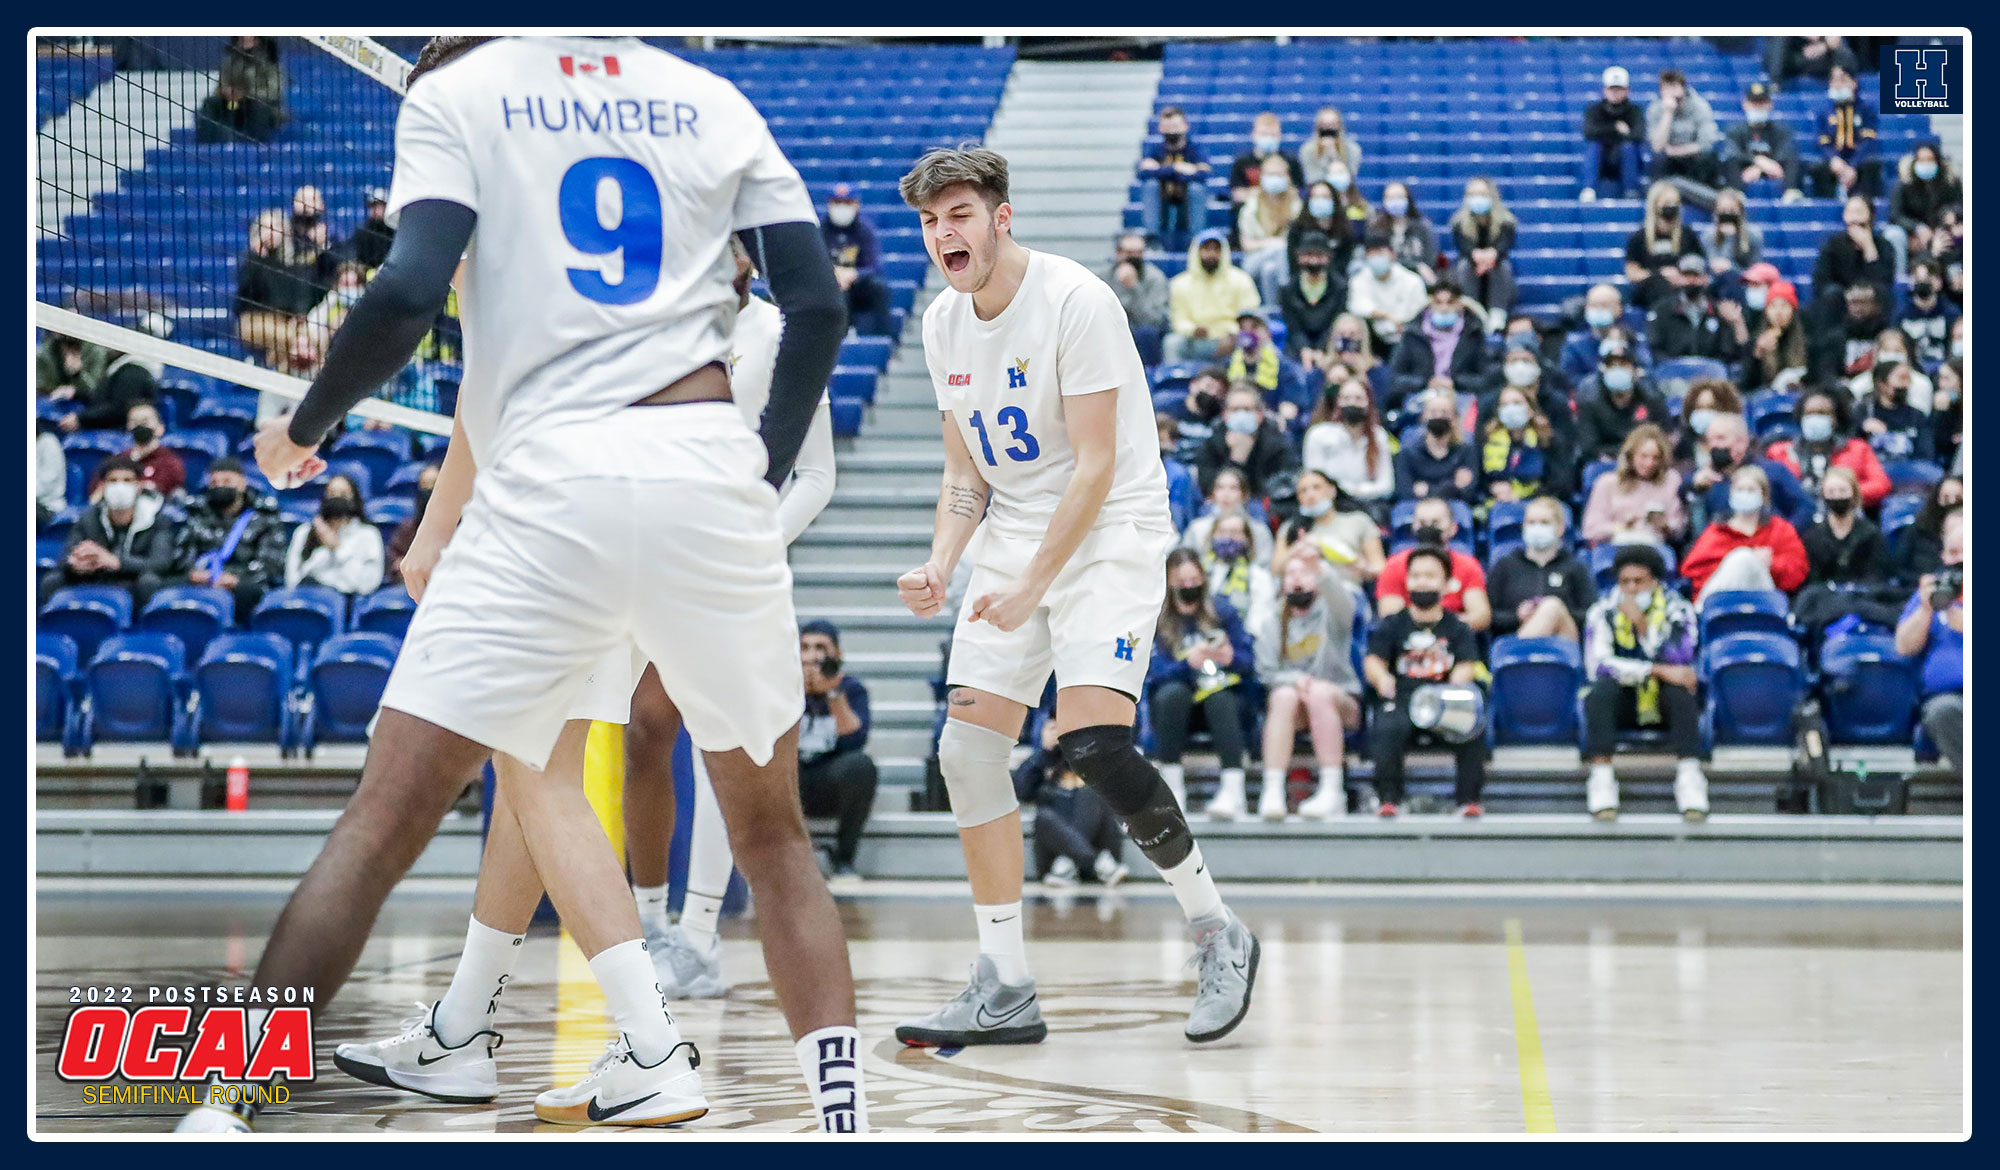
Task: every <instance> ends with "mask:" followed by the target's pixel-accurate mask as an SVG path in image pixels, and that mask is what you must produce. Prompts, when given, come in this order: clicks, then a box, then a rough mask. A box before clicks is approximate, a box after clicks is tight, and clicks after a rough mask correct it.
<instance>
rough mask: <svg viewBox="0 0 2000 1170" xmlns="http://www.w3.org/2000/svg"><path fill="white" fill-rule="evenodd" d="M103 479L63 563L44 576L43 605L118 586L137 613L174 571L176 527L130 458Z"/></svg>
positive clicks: (113, 463) (108, 463)
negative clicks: (76, 591)
mask: <svg viewBox="0 0 2000 1170" xmlns="http://www.w3.org/2000/svg"><path fill="white" fill-rule="evenodd" d="M99 474H100V475H101V476H102V478H103V481H104V490H103V491H102V492H101V493H100V494H99V496H98V500H97V502H96V503H95V504H94V505H93V506H92V507H91V508H90V509H89V510H88V511H86V512H84V514H83V515H82V516H81V517H80V518H78V520H77V522H76V523H75V524H74V525H72V526H71V527H70V530H69V539H68V540H67V542H66V543H65V545H64V547H63V556H62V562H61V563H60V564H58V565H57V566H56V567H55V568H53V569H50V570H49V571H48V572H46V573H44V574H42V581H41V589H40V599H41V600H42V601H43V602H46V601H48V599H49V597H50V595H51V594H53V593H54V592H55V591H56V590H58V589H61V588H63V587H65V586H69V585H115V586H117V587H118V588H120V589H124V590H126V591H127V592H129V593H131V595H132V605H133V612H135V613H136V612H137V611H138V610H139V609H140V608H141V607H143V606H144V605H145V604H146V602H147V600H148V599H150V598H151V597H152V596H153V591H154V590H156V589H158V588H159V587H160V586H161V585H162V584H164V583H165V578H166V576H167V574H168V573H170V572H172V571H173V563H174V522H173V520H172V519H170V518H169V517H168V516H166V515H165V514H164V513H163V512H162V511H161V508H162V507H163V506H164V505H165V503H166V501H165V500H163V499H162V498H161V497H160V494H159V493H158V492H155V491H149V490H147V488H146V485H145V483H144V482H143V481H142V480H141V479H140V477H139V465H138V464H137V463H134V462H133V461H132V460H131V459H130V458H128V457H126V456H124V455H113V456H111V457H110V458H108V459H106V460H105V461H104V466H103V467H102V468H101V469H100V472H99Z"/></svg>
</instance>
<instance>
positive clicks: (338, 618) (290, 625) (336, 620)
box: [250, 585, 347, 656]
mask: <svg viewBox="0 0 2000 1170" xmlns="http://www.w3.org/2000/svg"><path fill="white" fill-rule="evenodd" d="M346 617H347V599H346V598H345V597H343V596H342V595H341V594H340V592H339V591H337V590H334V589H329V588H327V587H326V586H324V585H299V586H295V587H293V588H290V589H273V590H271V591H270V592H269V593H266V594H265V595H264V599H263V600H262V601H260V602H258V603H257V608H256V609H255V610H253V611H252V612H251V614H250V628H251V629H252V630H255V631H256V632H258V633H260V634H276V635H278V636H279V637H281V638H283V639H285V640H286V641H287V642H290V643H291V644H292V646H293V647H294V649H295V650H296V652H297V653H298V654H299V655H301V656H305V655H309V654H311V652H312V649H313V647H315V646H318V645H320V644H322V643H324V642H326V641H327V640H328V639H330V638H332V637H333V636H334V635H335V634H337V633H339V632H340V631H341V629H342V628H344V627H345V626H346V624H347V621H346Z"/></svg>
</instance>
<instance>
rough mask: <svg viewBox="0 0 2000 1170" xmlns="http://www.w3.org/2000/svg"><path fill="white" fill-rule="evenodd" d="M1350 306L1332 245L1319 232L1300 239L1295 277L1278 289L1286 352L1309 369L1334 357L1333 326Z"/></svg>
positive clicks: (1321, 366) (1325, 364) (1318, 367)
mask: <svg viewBox="0 0 2000 1170" xmlns="http://www.w3.org/2000/svg"><path fill="white" fill-rule="evenodd" d="M1346 308H1347V279H1346V278H1345V277H1344V276H1341V275H1340V274H1339V273H1337V272H1335V271H1334V269H1333V248H1332V245H1330V244H1329V243H1328V242H1327V238H1326V237H1325V236H1323V235H1320V234H1319V233H1318V232H1312V233H1309V234H1307V235H1306V236H1305V238H1303V239H1302V240H1300V241H1299V252H1298V262H1297V263H1296V264H1294V265H1293V266H1292V278H1291V279H1290V280H1289V281H1286V282H1285V287H1284V288H1282V289H1279V290H1278V311H1279V313H1280V314H1281V315H1282V316H1283V317H1284V321H1285V352H1286V353H1287V354H1288V355H1290V356H1291V357H1293V358H1295V359H1297V360H1298V361H1299V362H1300V364H1302V365H1303V366H1304V367H1305V368H1306V369H1308V370H1323V369H1325V368H1326V367H1327V366H1328V365H1329V364H1330V363H1331V361H1332V354H1331V351H1332V350H1333V348H1334V342H1333V326H1334V322H1335V321H1337V320H1339V319H1340V315H1341V313H1342V312H1344V311H1345V310H1346Z"/></svg>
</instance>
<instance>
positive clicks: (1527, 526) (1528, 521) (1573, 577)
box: [1486, 496, 1597, 642]
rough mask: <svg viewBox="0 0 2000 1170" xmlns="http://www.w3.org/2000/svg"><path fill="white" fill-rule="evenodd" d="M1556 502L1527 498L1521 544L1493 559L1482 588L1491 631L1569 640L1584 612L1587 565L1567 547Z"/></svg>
mask: <svg viewBox="0 0 2000 1170" xmlns="http://www.w3.org/2000/svg"><path fill="white" fill-rule="evenodd" d="M1566 527H1567V525H1566V524H1565V522H1564V520H1563V508H1562V505H1561V504H1558V503H1556V501H1555V500H1553V499H1551V498H1549V497H1548V496H1538V497H1536V498H1535V499H1533V500H1530V501H1529V502H1528V511H1527V514H1526V515H1525V516H1524V517H1523V519H1522V521H1521V546H1520V547H1519V548H1516V549H1512V550H1510V551H1508V552H1507V553H1506V554H1505V555H1503V556H1501V557H1500V558H1499V559H1498V560H1496V561H1494V562H1493V571H1492V572H1491V573H1490V574H1488V575H1487V578H1486V592H1487V595H1488V596H1489V597H1490V598H1491V600H1492V602H1493V633H1494V635H1495V636H1499V635H1503V634H1512V635H1515V636H1517V637H1522V638H1564V639H1567V640H1569V641H1571V642H1574V641H1576V640H1577V638H1578V633H1577V631H1578V630H1580V629H1581V628H1582V627H1583V615H1584V611H1586V610H1588V609H1589V608H1590V605H1591V603H1592V602H1594V601H1596V600H1597V584H1596V582H1595V580H1593V579H1592V577H1591V575H1590V569H1589V567H1588V566H1586V565H1585V564H1584V563H1583V562H1582V561H1580V560H1578V559H1576V555H1575V554H1574V553H1572V552H1570V551H1569V542H1568V541H1566V540H1564V539H1563V536H1564V531H1565V529H1566Z"/></svg>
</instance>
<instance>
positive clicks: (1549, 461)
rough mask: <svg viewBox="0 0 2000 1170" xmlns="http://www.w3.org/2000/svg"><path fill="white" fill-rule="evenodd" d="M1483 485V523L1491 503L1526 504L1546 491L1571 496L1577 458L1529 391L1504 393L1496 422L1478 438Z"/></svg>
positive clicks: (1476, 510)
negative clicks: (1520, 501)
mask: <svg viewBox="0 0 2000 1170" xmlns="http://www.w3.org/2000/svg"><path fill="white" fill-rule="evenodd" d="M1477 459H1478V461H1479V473H1480V474H1479V481H1480V485H1481V488H1482V490H1483V491H1484V492H1485V495H1486V497H1487V499H1486V500H1484V501H1481V502H1480V503H1479V504H1476V505H1474V507H1473V509H1472V512H1473V515H1475V516H1479V517H1481V518H1482V519H1483V518H1484V516H1485V512H1486V509H1487V508H1488V507H1489V506H1490V505H1491V504H1492V503H1493V502H1501V501H1509V500H1527V499H1531V498H1533V497H1534V496H1538V495H1541V494H1542V493H1544V492H1546V493H1548V494H1550V495H1555V496H1567V495H1569V494H1570V492H1571V488H1570V481H1571V478H1572V476H1573V474H1574V469H1575V463H1576V456H1575V455H1574V453H1573V452H1571V451H1570V450H1569V448H1568V445H1567V444H1565V443H1564V442H1563V441H1562V438H1561V436H1559V435H1557V434H1556V432H1555V428H1554V427H1552V426H1550V425H1549V420H1548V417H1547V416H1546V415H1543V414H1540V413H1539V412H1537V411H1536V410H1535V408H1534V405H1533V404H1532V403H1531V401H1530V400H1529V398H1528V394H1527V392H1526V391H1524V390H1521V389H1519V388H1517V387H1514V386H1509V387H1507V388H1506V389H1505V390H1502V391H1501V392H1500V397H1499V399H1498V400H1497V402H1496V405H1495V407H1494V411H1493V421H1492V422H1491V423H1488V424H1487V425H1486V429H1485V430H1484V431H1482V432H1481V434H1480V443H1479V451H1478V453H1477Z"/></svg>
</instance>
